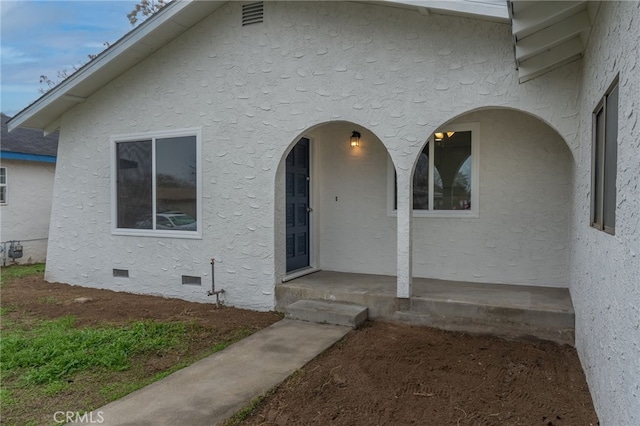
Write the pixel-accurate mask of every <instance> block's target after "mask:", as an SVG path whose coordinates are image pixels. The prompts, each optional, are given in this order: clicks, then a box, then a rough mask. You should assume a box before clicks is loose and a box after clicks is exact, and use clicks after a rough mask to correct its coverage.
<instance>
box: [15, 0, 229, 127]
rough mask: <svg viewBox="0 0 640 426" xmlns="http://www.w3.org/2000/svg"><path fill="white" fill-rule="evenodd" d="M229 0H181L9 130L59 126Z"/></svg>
mask: <svg viewBox="0 0 640 426" xmlns="http://www.w3.org/2000/svg"><path fill="white" fill-rule="evenodd" d="M224 3H226V2H225V1H196V0H180V1H174V2H171V3H169V4H168V5H167V6H166V7H165V8H164V9H163V10H162V11H160V12H158V13H156V14H155V15H153V16H151V17H150V18H149V19H147V20H146V21H145V22H144V23H143V24H141V25H140V26H138V27H137V28H135V29H134V30H132V31H130V32H129V33H127V34H126V35H125V36H124V37H122V38H121V39H120V40H118V41H117V42H116V43H114V44H113V45H111V46H110V47H109V48H108V49H106V50H105V51H104V52H102V53H101V54H100V55H98V56H97V57H96V58H95V59H93V60H92V61H90V62H89V63H87V64H86V65H84V66H83V67H82V68H80V69H79V70H78V71H77V72H75V73H74V74H72V75H71V76H70V77H69V78H67V79H65V80H64V81H62V82H61V83H60V84H58V85H57V86H55V87H54V88H52V89H51V90H49V91H48V92H47V93H45V94H44V95H43V96H41V97H40V98H39V99H37V100H36V101H35V102H34V103H32V104H31V105H29V106H28V107H26V108H25V109H24V110H22V111H20V112H19V113H18V114H16V115H15V116H14V117H13V118H12V119H11V120H9V122H8V128H9V131H12V130H13V129H16V128H18V127H27V128H33V129H41V130H44V132H45V133H51V132H53V131H55V130H56V129H57V128H58V127H59V119H60V117H61V116H62V114H64V113H65V112H66V111H68V110H69V109H71V108H72V107H74V106H75V105H77V104H78V103H82V102H84V101H85V100H86V99H87V97H89V96H90V95H91V94H93V93H95V92H96V91H97V90H99V89H100V88H102V87H104V86H105V85H106V84H108V83H109V82H110V81H112V80H113V79H115V78H116V77H118V76H119V75H120V74H122V73H124V72H125V71H127V70H128V69H130V68H132V67H133V66H135V65H136V64H137V63H139V62H140V61H142V60H144V59H145V58H147V57H148V56H149V55H151V54H152V53H154V52H155V51H157V50H158V49H160V48H161V47H162V46H164V45H165V44H167V43H168V42H169V41H171V40H173V39H174V38H176V37H177V36H179V35H180V34H182V33H184V32H185V31H187V30H188V29H189V28H191V27H192V26H193V25H195V24H196V23H198V22H200V21H201V20H202V19H204V18H205V17H206V16H208V15H209V14H210V13H212V12H213V11H214V10H216V9H218V8H219V7H220V6H221V5H223V4H224Z"/></svg>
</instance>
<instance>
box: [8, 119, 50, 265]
mask: <svg viewBox="0 0 640 426" xmlns="http://www.w3.org/2000/svg"><path fill="white" fill-rule="evenodd" d="M1 115H2V133H1V136H0V241H1V242H2V243H1V246H0V247H1V249H2V251H1V252H0V259H1V260H0V265H11V264H14V263H15V264H29V263H39V262H44V261H45V259H46V256H47V240H48V235H49V218H50V216H51V198H52V194H53V180H54V177H55V170H56V151H57V148H58V134H57V133H54V134H51V135H48V136H46V137H45V136H43V135H42V131H37V130H31V129H16V130H15V131H13V132H11V133H9V131H8V128H7V123H8V121H9V119H10V117H8V116H6V115H4V114H1ZM12 241H13V242H14V243H13V248H14V249H16V250H12V244H11V242H12ZM18 247H21V252H22V256H21V257H17V255H18V253H17V252H18V250H17V248H18ZM14 255H15V256H16V257H15V258H14V257H13V256H14Z"/></svg>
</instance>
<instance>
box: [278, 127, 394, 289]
mask: <svg viewBox="0 0 640 426" xmlns="http://www.w3.org/2000/svg"><path fill="white" fill-rule="evenodd" d="M353 131H357V132H358V133H360V141H359V146H357V147H353V146H351V144H350V137H351V136H352V133H353ZM305 152H306V153H305ZM305 159H306V160H308V169H305V168H304V166H303V167H302V168H299V169H298V168H297V167H298V166H299V165H300V163H304V161H303V160H305ZM388 161H389V154H388V151H387V148H386V147H385V145H384V143H383V142H382V141H381V140H380V138H378V136H376V135H375V134H374V133H373V132H372V131H370V130H369V129H367V128H366V127H364V126H361V125H358V124H356V123H353V122H348V121H334V122H325V123H319V124H317V125H314V126H311V127H309V128H308V129H306V130H305V131H303V132H301V133H300V134H299V135H298V136H297V137H296V138H295V139H294V140H293V141H291V143H290V144H289V145H288V146H287V148H286V149H285V150H283V153H282V156H281V159H280V162H279V165H278V170H277V173H276V180H275V215H274V220H275V223H274V233H275V238H274V246H275V248H274V257H275V270H276V283H278V282H281V281H282V280H285V279H288V278H291V277H295V276H299V275H301V274H305V273H308V272H310V271H314V270H317V269H323V270H331V271H338V272H354V273H369V274H386V275H394V274H395V268H396V244H395V241H396V231H395V229H396V219H395V217H391V216H389V215H388V214H387V208H386V196H387V181H386V177H387V162H388ZM305 171H306V172H308V175H307V176H306V177H307V178H308V179H307V182H306V183H308V186H307V185H306V183H305V181H304V180H305V175H304V173H305ZM305 193H306V194H305ZM298 195H302V196H304V195H307V196H308V200H307V204H306V207H305V202H304V200H302V199H301V198H298V199H296V197H297V196H298ZM302 198H304V197H302ZM301 200H302V201H301ZM307 208H308V212H306V211H305V210H306V209H307ZM297 225H300V228H298V229H294V228H295V227H296V226H297ZM305 227H307V228H308V229H307V230H306V231H305ZM298 232H301V233H302V234H300V235H303V234H305V233H308V236H307V237H304V236H298V235H297V233H298ZM303 244H308V246H307V248H308V252H309V253H308V261H307V263H306V264H305V258H304V256H303V257H302V259H298V261H295V262H291V259H292V258H294V257H296V255H297V254H298V253H303V252H304V251H305V250H304V246H302V245H303ZM288 259H289V261H288ZM300 260H301V262H302V263H300Z"/></svg>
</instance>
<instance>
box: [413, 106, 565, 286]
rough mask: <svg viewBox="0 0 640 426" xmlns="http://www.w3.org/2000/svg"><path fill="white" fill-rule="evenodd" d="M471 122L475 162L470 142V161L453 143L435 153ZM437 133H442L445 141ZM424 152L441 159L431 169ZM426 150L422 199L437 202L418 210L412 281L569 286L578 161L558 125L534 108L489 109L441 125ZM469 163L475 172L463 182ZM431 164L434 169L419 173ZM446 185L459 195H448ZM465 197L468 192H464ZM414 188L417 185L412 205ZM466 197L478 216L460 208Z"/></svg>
mask: <svg viewBox="0 0 640 426" xmlns="http://www.w3.org/2000/svg"><path fill="white" fill-rule="evenodd" d="M465 126H467V127H469V129H473V132H474V142H473V144H474V145H473V159H472V161H471V163H469V161H470V160H471V155H470V153H471V148H470V151H469V156H468V158H466V157H464V156H458V157H455V155H454V154H453V151H454V150H453V149H450V151H451V152H449V151H447V149H446V148H442V149H440V151H438V150H437V149H433V147H434V146H436V145H438V144H441V145H442V146H445V147H446V143H447V137H446V133H447V131H449V130H456V131H459V130H464V129H465ZM437 134H438V136H442V135H444V137H441V138H440V139H441V141H440V142H439V141H437V139H439V137H438V136H436V135H437ZM454 138H455V136H454V137H452V138H451V139H452V140H453V139H454ZM432 145H433V146H432ZM430 148H431V149H430ZM425 152H427V153H429V155H431V156H432V157H434V158H430V159H429V160H430V163H429V166H430V167H418V165H419V164H420V163H419V158H420V156H424V155H423V154H424V153H425ZM420 156H419V157H418V158H416V160H415V163H414V168H413V169H414V174H413V182H414V186H415V185H416V183H415V182H417V181H423V182H429V184H427V185H422V186H420V191H422V192H424V193H425V194H427V195H425V194H422V193H421V194H420V195H421V196H422V197H423V198H427V199H428V197H431V198H430V199H431V201H430V204H428V207H426V208H425V207H423V208H422V209H414V212H413V219H412V226H411V235H412V238H411V240H412V254H411V255H412V265H413V271H412V276H413V277H415V278H435V279H442V280H451V281H469V282H480V283H500V284H526V285H533V286H552V287H567V286H568V284H569V277H568V269H569V268H568V264H569V255H570V253H569V247H570V239H571V236H570V220H569V218H570V216H571V214H572V199H573V192H572V191H573V173H574V159H573V156H572V152H571V150H570V148H569V146H568V144H567V143H566V141H565V140H564V139H563V138H562V136H561V135H560V134H559V133H558V132H557V131H556V130H555V129H553V128H552V127H550V126H549V125H548V123H546V122H544V121H543V120H541V119H539V118H538V117H535V116H534V115H532V114H530V113H527V112H523V111H519V110H515V109H507V108H481V109H476V110H473V111H470V112H468V113H465V114H461V115H459V116H457V117H456V118H454V119H452V120H450V121H448V122H446V123H444V124H443V125H442V126H440V127H439V128H438V129H437V130H436V132H434V134H432V135H430V136H429V138H427V141H426V142H425V145H424V147H423V150H422V153H421V154H420ZM447 156H449V157H447ZM462 160H464V161H462ZM423 162H424V161H423ZM464 164H472V165H473V168H472V169H471V170H465V171H464V173H462V175H464V179H462V178H459V175H460V174H461V173H460V169H461V168H462V167H463V165H464ZM425 170H426V171H427V173H430V174H429V175H427V176H426V177H424V176H416V174H419V173H420V172H421V171H422V172H423V173H424V171H425ZM436 171H437V172H438V173H436ZM438 175H439V176H441V179H440V181H441V182H440V186H438V183H437V177H438ZM444 176H449V177H448V178H445V177H444ZM469 178H470V179H472V182H469V181H468V179H469ZM445 181H448V182H449V183H448V184H447V182H445ZM456 182H457V183H456ZM456 185H457V186H456ZM458 187H459V188H458ZM443 188H444V189H443ZM446 190H449V191H450V192H451V194H453V195H452V196H451V197H450V198H451V200H448V199H447V198H446V194H443V193H442V192H446ZM454 190H459V191H458V192H456V191H454ZM461 193H464V197H458V196H459V195H460V194H461ZM415 194H416V193H415V188H414V195H413V196H414V204H415ZM438 197H440V198H442V199H443V200H444V201H446V202H442V203H439V202H438V201H437V200H438ZM456 197H457V198H456ZM458 198H460V199H464V200H463V201H464V205H463V204H462V203H461V202H460V203H459V202H458V201H460V200H458ZM468 200H473V201H472V202H471V204H470V206H469V207H468V208H470V209H473V212H471V214H468V213H466V212H460V211H459V210H458V209H456V207H458V208H459V209H464V208H467V204H466V203H467V202H468ZM454 201H455V202H454ZM424 205H425V203H422V206H424ZM440 206H442V207H440ZM453 206H455V207H453Z"/></svg>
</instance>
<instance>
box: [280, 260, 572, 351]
mask: <svg viewBox="0 0 640 426" xmlns="http://www.w3.org/2000/svg"><path fill="white" fill-rule="evenodd" d="M304 299H313V300H327V301H339V302H346V303H354V304H358V305H362V306H366V307H367V308H368V313H369V317H370V318H371V319H374V320H375V319H381V320H388V321H401V322H407V323H411V324H418V325H425V326H431V327H437V328H442V329H448V330H457V331H464V332H468V333H484V334H494V335H499V336H504V337H511V338H538V339H544V340H552V341H556V342H559V343H566V344H571V345H573V339H574V337H573V336H574V321H575V318H574V311H573V305H572V303H571V297H570V295H569V290H568V289H566V288H556V287H533V286H526V285H508V284H488V283H471V282H461V281H444V280H435V279H425V278H414V280H413V292H412V296H411V298H410V299H398V298H397V297H396V277H394V276H381V275H367V274H352V273H343V272H332V271H319V272H316V273H313V274H310V275H307V276H304V277H300V278H298V279H295V280H293V281H289V282H287V283H283V284H279V285H277V286H276V309H278V310H281V311H282V310H284V308H285V307H286V306H287V305H290V304H292V303H294V302H296V301H298V300H304Z"/></svg>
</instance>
